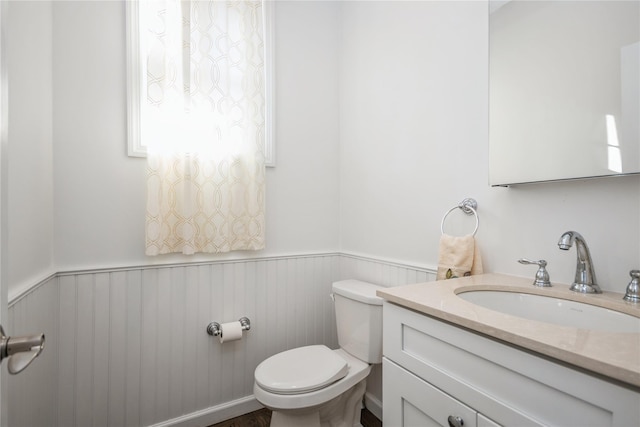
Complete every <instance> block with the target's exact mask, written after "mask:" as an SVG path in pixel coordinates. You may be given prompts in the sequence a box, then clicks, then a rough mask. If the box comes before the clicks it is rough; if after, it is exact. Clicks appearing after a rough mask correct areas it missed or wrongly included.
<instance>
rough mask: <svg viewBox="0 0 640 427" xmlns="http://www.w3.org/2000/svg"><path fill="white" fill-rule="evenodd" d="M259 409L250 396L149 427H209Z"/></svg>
mask: <svg viewBox="0 0 640 427" xmlns="http://www.w3.org/2000/svg"><path fill="white" fill-rule="evenodd" d="M261 408H263V406H262V405H261V404H260V402H258V401H257V400H256V398H255V397H253V395H251V396H246V397H243V398H241V399H237V400H232V401H231V402H226V403H223V404H221V405H217V406H212V407H210V408H206V409H201V410H200V411H196V412H192V413H190V414H186V415H182V416H180V417H177V418H173V419H170V420H167V421H163V422H161V423H158V424H153V425H152V426H151V427H202V426H210V425H213V424H216V423H219V422H222V421H225V420H228V419H231V418H235V417H239V416H240V415H244V414H248V413H249V412H253V411H257V410H258V409H261ZM372 412H373V411H372Z"/></svg>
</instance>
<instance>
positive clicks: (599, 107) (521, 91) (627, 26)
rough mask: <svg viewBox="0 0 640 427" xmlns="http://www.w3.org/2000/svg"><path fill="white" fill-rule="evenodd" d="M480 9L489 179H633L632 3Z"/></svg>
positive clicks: (513, 4) (520, 3) (638, 23)
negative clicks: (485, 40)
mask: <svg viewBox="0 0 640 427" xmlns="http://www.w3.org/2000/svg"><path fill="white" fill-rule="evenodd" d="M489 5H490V11H489V13H490V16H489V55H490V57H489V76H490V82H489V87H490V90H489V183H490V184H491V185H492V186H498V185H510V184H521V183H530V182H542V181H554V180H566V179H576V178H589V177H599V176H612V175H625V174H633V173H640V124H639V122H640V66H639V64H640V1H638V0H621V1H608V0H600V1H553V0H540V1H535V0H512V1H490V2H489Z"/></svg>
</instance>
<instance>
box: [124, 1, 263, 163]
mask: <svg viewBox="0 0 640 427" xmlns="http://www.w3.org/2000/svg"><path fill="white" fill-rule="evenodd" d="M209 1H214V0H195V1H194V2H192V3H194V4H196V5H197V4H198V3H200V4H202V5H205V4H206V3H208V2H209ZM216 1H217V0H216ZM151 3H152V2H148V1H145V0H140V1H127V2H126V8H127V20H126V25H127V98H128V99H127V102H128V135H127V140H128V154H129V156H132V157H146V155H147V144H146V143H145V132H144V131H143V129H145V126H144V125H145V124H144V123H143V120H148V117H149V116H150V114H147V113H148V111H149V110H148V105H149V104H148V103H149V99H148V96H147V84H148V81H147V72H146V66H147V58H146V57H143V55H146V54H143V52H146V49H145V46H144V44H145V34H146V33H147V32H148V31H149V30H148V24H147V23H148V22H150V20H149V18H148V17H147V16H145V4H151ZM217 3H219V1H218V2H217ZM273 3H274V2H273V1H264V0H263V1H262V6H261V7H262V18H263V22H262V24H263V30H264V35H263V38H264V39H263V41H264V90H265V93H264V96H265V105H264V109H265V111H264V116H265V126H264V151H265V161H266V165H267V166H275V148H274V124H275V120H274V83H273V82H274V78H273V63H274V61H273V58H274V55H273V8H274V4H273ZM176 4H178V5H179V4H180V1H176ZM151 25H153V22H152V24H151ZM177 29H178V30H180V28H179V26H178V28H177ZM167 31H168V30H167ZM156 120H157V118H156ZM196 128H197V127H196ZM190 129H192V130H193V129H194V128H193V127H190Z"/></svg>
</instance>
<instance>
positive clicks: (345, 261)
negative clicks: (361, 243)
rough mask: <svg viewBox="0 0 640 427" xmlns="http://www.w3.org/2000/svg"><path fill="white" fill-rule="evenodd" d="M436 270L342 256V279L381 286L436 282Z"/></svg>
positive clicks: (363, 257) (354, 256) (350, 255)
mask: <svg viewBox="0 0 640 427" xmlns="http://www.w3.org/2000/svg"><path fill="white" fill-rule="evenodd" d="M436 272H437V270H436V269H435V268H431V267H423V266H414V265H408V264H402V263H399V262H395V261H386V260H380V259H375V258H370V257H365V256H360V255H355V254H341V256H340V277H341V278H343V279H359V280H363V281H365V282H371V283H375V284H377V285H380V286H387V287H389V286H402V285H409V284H412V283H422V282H432V281H434V280H436Z"/></svg>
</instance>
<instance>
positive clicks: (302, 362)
mask: <svg viewBox="0 0 640 427" xmlns="http://www.w3.org/2000/svg"><path fill="white" fill-rule="evenodd" d="M378 289H383V288H382V287H380V286H376V285H373V284H371V283H366V282H361V281H359V280H343V281H340V282H335V283H333V286H332V291H333V293H332V294H331V296H332V298H333V300H334V304H335V313H336V325H337V327H338V344H339V345H340V348H339V349H337V350H331V349H329V348H328V347H327V346H324V345H310V346H305V347H299V348H294V349H292V350H287V351H284V352H282V353H278V354H276V355H273V356H271V357H270V358H268V359H266V360H264V361H263V362H262V363H260V365H258V367H257V368H256V370H255V375H254V378H255V381H254V385H253V393H254V395H255V397H256V399H257V400H258V401H259V402H260V403H261V404H263V405H264V406H266V407H267V408H269V409H271V410H272V411H273V412H272V415H271V427H301V426H304V427H307V426H308V427H320V426H323V427H324V426H340V427H352V426H360V409H361V407H362V398H363V396H364V392H365V389H366V378H367V376H368V375H369V372H371V364H374V363H381V362H382V299H381V298H380V297H378V296H376V290H378Z"/></svg>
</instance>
